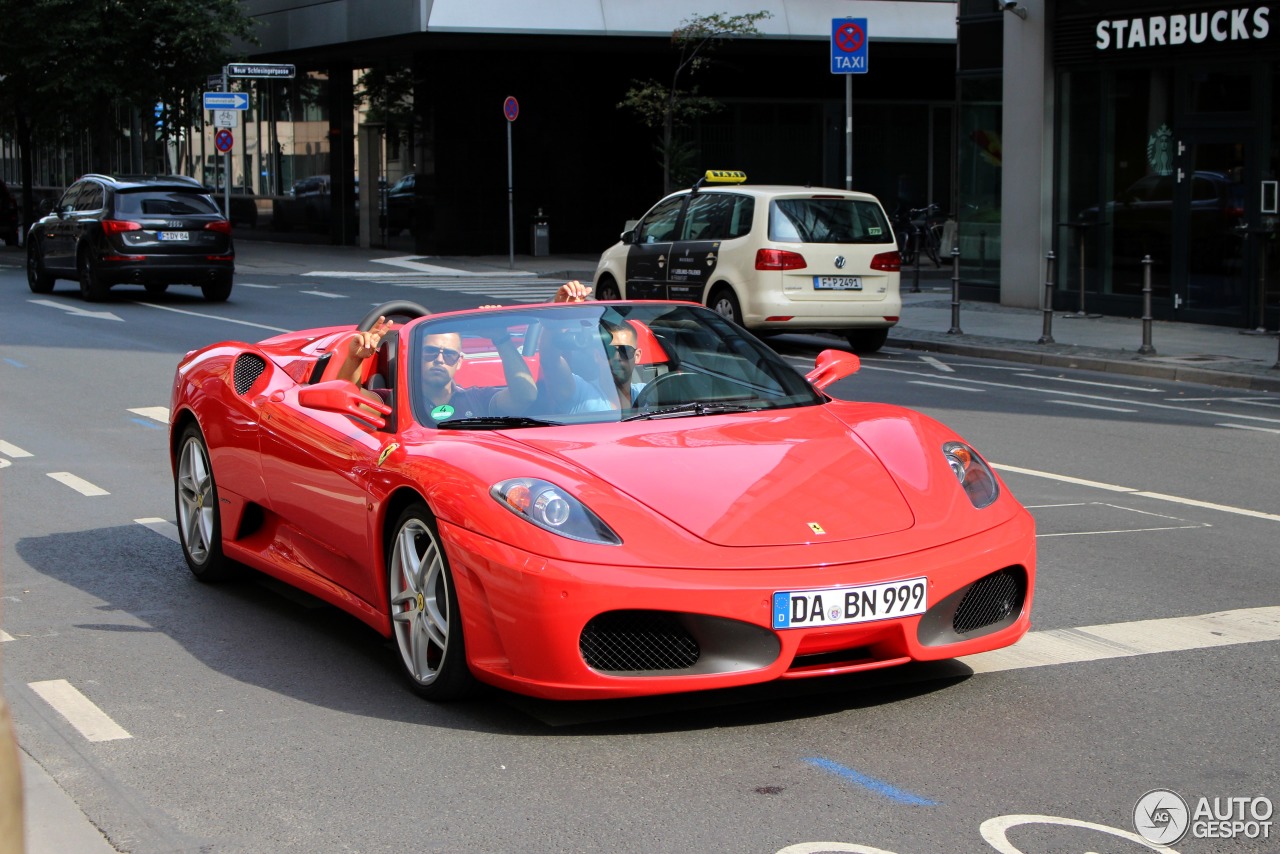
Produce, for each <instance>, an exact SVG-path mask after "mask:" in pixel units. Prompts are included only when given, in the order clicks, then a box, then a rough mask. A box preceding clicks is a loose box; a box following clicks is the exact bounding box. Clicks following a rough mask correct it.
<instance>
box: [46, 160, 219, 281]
mask: <svg viewBox="0 0 1280 854" xmlns="http://www.w3.org/2000/svg"><path fill="white" fill-rule="evenodd" d="M234 275H235V248H234V246H233V245H232V241H231V223H230V222H228V221H227V219H226V217H224V216H223V215H222V211H221V208H220V207H219V206H218V204H217V203H216V202H215V201H214V200H213V199H212V198H211V197H210V196H209V194H208V191H207V189H206V188H205V187H204V186H203V185H202V184H200V182H198V181H196V180H195V179H194V178H186V177H183V176H181V175H165V176H150V175H121V176H114V177H113V176H109V175H85V176H84V177H82V178H80V179H79V180H78V181H76V182H75V183H74V184H72V185H71V186H70V187H68V188H67V191H66V192H65V193H63V194H62V198H60V199H59V200H58V203H57V205H55V206H54V208H53V211H52V212H51V213H49V214H48V215H47V216H45V217H43V218H41V219H40V220H38V221H37V222H35V223H34V224H33V225H32V226H31V230H30V231H29V232H28V233H27V283H28V284H29V285H30V286H31V290H32V291H34V292H35V293H38V294H45V293H49V291H51V290H53V285H54V282H55V281H56V280H57V279H77V280H79V282H80V294H81V295H82V296H83V297H84V298H85V299H86V300H89V301H90V302H97V301H98V300H101V299H104V298H105V297H106V295H107V291H108V290H110V289H111V287H112V286H114V285H120V284H140V285H143V286H144V287H146V289H147V293H149V294H152V295H157V294H161V293H164V291H165V289H166V288H168V287H169V285H176V284H187V285H198V286H199V287H200V289H201V291H202V292H203V293H204V296H205V299H207V300H210V301H213V302H222V301H223V300H225V299H226V298H227V297H228V296H230V295H231V283H232V277H233V276H234Z"/></svg>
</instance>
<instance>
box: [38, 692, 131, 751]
mask: <svg viewBox="0 0 1280 854" xmlns="http://www.w3.org/2000/svg"><path fill="white" fill-rule="evenodd" d="M27 684H28V685H29V686H30V688H31V690H32V691H35V692H36V694H38V695H39V696H40V699H42V700H44V701H45V702H46V703H48V704H49V705H50V706H52V707H53V710H54V711H56V712H57V713H58V714H60V715H62V716H63V717H64V718H66V719H67V723H69V724H71V725H72V726H73V727H75V728H76V729H77V730H79V731H80V734H81V735H83V736H84V737H85V738H87V739H88V740H89V741H115V740H117V739H121V738H133V736H131V735H129V733H128V731H127V730H125V729H124V727H122V726H120V725H119V724H118V723H116V722H115V721H113V720H111V718H110V717H109V716H108V715H107V713H106V712H104V711H102V709H100V708H98V707H97V706H96V705H94V703H93V701H92V700H90V699H89V698H88V697H86V696H85V695H84V694H81V693H80V692H79V691H78V690H77V689H76V687H75V686H74V685H72V684H71V683H70V682H68V681H67V680H65V679H50V680H48V681H46V682H29V683H27Z"/></svg>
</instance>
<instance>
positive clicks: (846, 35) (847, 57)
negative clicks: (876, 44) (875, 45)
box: [831, 18, 870, 74]
mask: <svg viewBox="0 0 1280 854" xmlns="http://www.w3.org/2000/svg"><path fill="white" fill-rule="evenodd" d="M868 41H870V39H869V38H868V36H867V19H866V18H832V19H831V73H832V74H866V73H867V42H868Z"/></svg>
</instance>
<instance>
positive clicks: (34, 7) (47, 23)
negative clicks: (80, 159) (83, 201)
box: [0, 0, 252, 222]
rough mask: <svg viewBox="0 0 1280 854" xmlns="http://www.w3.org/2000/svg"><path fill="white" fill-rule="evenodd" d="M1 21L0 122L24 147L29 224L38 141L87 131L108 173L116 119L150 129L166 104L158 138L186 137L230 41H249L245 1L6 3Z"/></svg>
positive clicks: (94, 164)
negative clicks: (207, 83)
mask: <svg viewBox="0 0 1280 854" xmlns="http://www.w3.org/2000/svg"><path fill="white" fill-rule="evenodd" d="M0 21H3V26H0V123H5V124H7V123H8V120H10V119H11V120H12V123H13V129H14V135H15V138H16V139H17V141H18V146H19V150H20V152H21V158H22V183H23V187H24V190H25V192H24V194H23V196H24V203H23V204H24V211H23V218H24V220H26V221H27V222H30V221H31V219H32V216H33V211H32V209H31V208H32V206H31V194H30V191H29V188H30V186H31V178H32V175H31V169H32V166H31V160H32V155H31V147H32V141H33V139H36V138H37V137H38V135H40V134H48V135H51V136H52V135H54V134H57V133H58V132H60V131H67V132H75V133H80V132H85V131H87V132H89V134H90V137H91V138H92V139H93V150H92V154H91V161H90V168H92V169H97V170H101V171H109V170H110V169H111V162H112V161H111V151H112V149H113V143H114V141H115V138H116V135H117V132H118V125H119V121H118V116H121V115H125V116H130V117H135V116H145V117H146V119H147V122H148V123H150V122H151V121H152V116H153V115H154V113H155V110H156V105H157V104H160V105H162V106H161V116H160V119H161V121H162V125H161V127H162V129H163V130H162V131H161V133H171V134H177V133H180V132H181V131H180V129H182V128H185V127H187V126H188V125H189V124H191V123H192V122H193V121H194V120H195V119H196V118H197V117H199V116H200V115H202V112H201V109H200V106H199V104H198V103H197V102H196V99H195V97H194V95H195V93H196V92H199V91H200V90H202V89H203V88H204V86H205V79H206V77H207V76H208V75H209V74H212V73H215V72H217V71H219V70H220V69H221V68H222V66H223V65H224V64H226V63H227V62H228V61H230V60H231V59H232V58H233V57H232V55H231V53H230V45H231V42H232V40H233V39H242V40H244V41H250V40H251V39H252V26H251V21H250V20H249V19H248V18H246V17H245V16H244V13H243V11H242V9H241V4H240V2H239V0H201V2H200V3H192V2H190V0H129V2H124V0H0ZM131 123H132V124H135V128H134V131H133V132H136V131H137V130H138V129H139V128H140V126H141V122H131Z"/></svg>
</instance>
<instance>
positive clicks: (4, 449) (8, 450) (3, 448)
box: [0, 440, 31, 460]
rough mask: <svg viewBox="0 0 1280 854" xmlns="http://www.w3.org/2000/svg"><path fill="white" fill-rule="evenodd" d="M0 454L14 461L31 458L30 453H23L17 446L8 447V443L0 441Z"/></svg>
mask: <svg viewBox="0 0 1280 854" xmlns="http://www.w3.org/2000/svg"><path fill="white" fill-rule="evenodd" d="M0 454H4V455H5V456H6V457H13V458H14V459H15V460H16V459H17V458H18V457H29V456H31V452H30V451H24V450H22V449H21V448H19V447H18V446H17V445H10V444H9V443H8V442H5V441H3V440H0Z"/></svg>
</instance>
